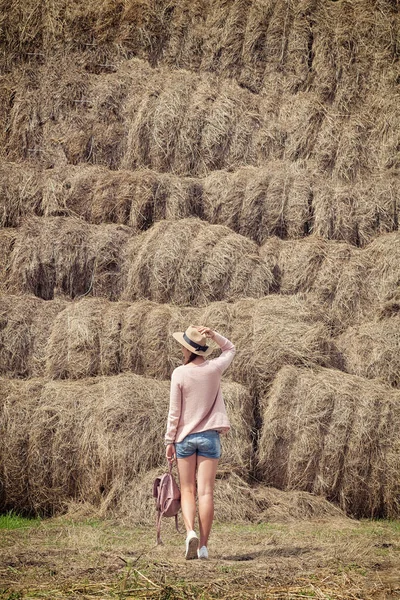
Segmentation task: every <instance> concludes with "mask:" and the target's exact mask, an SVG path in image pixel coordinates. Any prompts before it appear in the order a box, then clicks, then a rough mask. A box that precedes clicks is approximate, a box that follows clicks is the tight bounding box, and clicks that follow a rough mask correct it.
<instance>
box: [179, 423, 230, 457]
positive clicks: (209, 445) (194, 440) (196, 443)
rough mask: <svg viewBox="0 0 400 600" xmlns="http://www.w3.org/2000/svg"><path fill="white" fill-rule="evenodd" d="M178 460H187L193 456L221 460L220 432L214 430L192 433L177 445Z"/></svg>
mask: <svg viewBox="0 0 400 600" xmlns="http://www.w3.org/2000/svg"><path fill="white" fill-rule="evenodd" d="M175 452H176V458H187V457H188V456H192V454H197V456H204V457H205V458H220V456H221V442H220V439H219V432H218V431H215V430H214V429H208V430H207V431H200V432H199V433H190V434H189V435H187V436H186V437H185V438H183V440H182V441H181V442H177V443H176V444H175Z"/></svg>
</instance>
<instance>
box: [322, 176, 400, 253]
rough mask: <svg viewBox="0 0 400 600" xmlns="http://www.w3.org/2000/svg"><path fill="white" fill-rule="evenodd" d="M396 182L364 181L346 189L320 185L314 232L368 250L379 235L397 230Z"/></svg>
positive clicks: (324, 183)
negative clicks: (369, 244)
mask: <svg viewBox="0 0 400 600" xmlns="http://www.w3.org/2000/svg"><path fill="white" fill-rule="evenodd" d="M396 188H397V181H396V178H394V177H388V176H385V177H384V178H377V177H376V176H375V177H374V178H373V179H368V178H364V179H363V182H362V183H358V184H356V185H351V186H349V185H344V184H342V183H340V182H336V183H329V182H328V181H326V180H325V181H321V182H320V183H319V184H318V183H316V185H315V187H314V198H313V211H314V231H315V233H316V234H318V235H320V236H321V237H323V238H327V239H333V240H344V241H346V242H348V243H350V244H352V245H355V246H365V245H366V244H368V243H369V242H371V241H372V240H373V238H374V237H377V235H379V234H383V233H388V232H391V231H394V230H396V229H397V220H398V217H397V214H396V211H397V207H396V195H397V189H396Z"/></svg>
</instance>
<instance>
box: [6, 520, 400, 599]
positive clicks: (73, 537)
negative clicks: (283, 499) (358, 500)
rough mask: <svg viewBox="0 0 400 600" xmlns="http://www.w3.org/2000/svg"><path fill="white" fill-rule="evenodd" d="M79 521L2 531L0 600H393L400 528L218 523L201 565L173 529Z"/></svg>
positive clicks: (399, 592) (397, 589)
mask: <svg viewBox="0 0 400 600" xmlns="http://www.w3.org/2000/svg"><path fill="white" fill-rule="evenodd" d="M163 538H164V545H163V546H158V547H157V546H156V545H155V532H154V529H152V528H150V527H133V526H129V524H126V523H121V522H112V521H105V520H101V519H94V518H87V517H86V518H83V517H82V516H80V517H79V518H78V517H77V516H72V517H68V516H64V517H62V518H60V517H59V518H53V519H47V520H34V521H25V523H24V524H23V525H22V526H19V527H18V528H16V529H11V528H3V529H0V599H1V600H19V599H25V598H43V599H53V598H54V599H59V598H66V599H67V598H68V599H70V600H73V599H75V598H86V599H88V600H91V599H94V598H101V599H103V598H104V599H111V598H117V599H121V600H122V599H124V600H128V599H135V598H151V599H157V600H178V599H186V598H189V599H196V600H209V599H211V598H221V599H228V598H229V599H231V600H235V599H240V600H247V599H250V598H251V599H254V600H255V599H268V598H273V599H281V598H282V599H292V598H293V599H294V598H321V599H325V600H333V599H347V598H348V599H353V600H354V599H358V598H359V599H374V600H383V599H399V598H400V522H399V521H392V522H389V521H352V520H349V519H343V520H342V519H335V520H330V521H313V522H307V521H299V522H290V523H261V524H248V525H246V524H241V525H231V524H229V525H228V524H216V525H215V526H214V529H213V533H212V539H211V540H210V546H209V550H210V559H209V560H208V561H204V560H202V561H200V560H193V561H185V560H184V557H183V552H184V535H183V534H182V535H179V534H178V533H176V532H175V531H174V529H173V527H172V523H171V521H168V523H167V524H166V525H165V526H163Z"/></svg>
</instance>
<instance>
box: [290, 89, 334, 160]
mask: <svg viewBox="0 0 400 600" xmlns="http://www.w3.org/2000/svg"><path fill="white" fill-rule="evenodd" d="M324 118H325V109H324V106H323V105H322V104H321V102H320V100H319V98H318V96H315V94H313V93H311V92H299V93H297V94H296V95H294V96H292V95H287V96H286V97H285V96H284V99H283V100H282V103H281V106H280V111H279V121H280V122H281V128H282V130H283V131H285V133H286V139H285V158H287V159H289V160H290V161H297V160H299V159H309V158H310V157H311V156H312V154H313V150H314V145H315V142H316V140H317V137H318V134H319V131H320V129H321V126H322V123H323V120H324Z"/></svg>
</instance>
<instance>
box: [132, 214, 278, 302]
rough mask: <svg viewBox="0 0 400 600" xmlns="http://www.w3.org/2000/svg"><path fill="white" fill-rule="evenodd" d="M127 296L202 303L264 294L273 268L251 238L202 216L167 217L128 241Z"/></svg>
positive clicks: (268, 289) (270, 280) (270, 279)
mask: <svg viewBox="0 0 400 600" xmlns="http://www.w3.org/2000/svg"><path fill="white" fill-rule="evenodd" d="M124 279H125V281H126V286H125V289H124V292H123V299H124V300H137V299H140V298H148V299H149V300H154V301H156V302H171V303H174V304H181V305H189V304H190V305H194V306H201V305H204V304H207V303H208V302H211V301H214V300H222V299H223V300H227V301H233V300H237V299H239V298H241V297H245V296H251V297H256V298H257V297H258V298H259V297H262V296H265V294H268V292H269V291H270V290H271V289H272V287H273V284H274V280H273V275H272V273H271V270H270V269H269V268H268V266H267V265H266V264H265V263H264V264H263V262H262V261H261V260H260V258H259V256H258V248H257V246H256V245H255V244H254V243H253V242H250V240H247V239H246V238H244V237H242V236H239V235H237V234H234V233H232V231H231V230H230V229H228V228H227V227H223V226H217V225H207V224H205V223H204V222H202V221H200V220H197V219H184V220H181V221H178V222H172V221H163V222H160V223H157V224H156V225H154V226H153V227H152V228H151V230H150V231H149V232H147V233H145V234H142V235H139V236H137V237H136V238H133V239H132V241H131V242H130V243H129V245H128V247H127V252H126V259H125V273H124Z"/></svg>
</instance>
